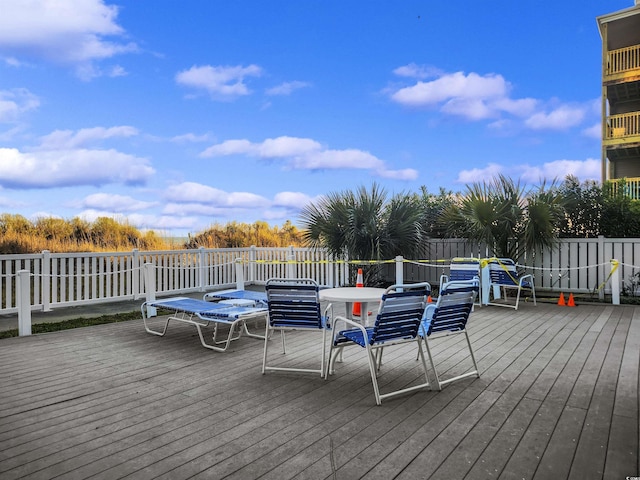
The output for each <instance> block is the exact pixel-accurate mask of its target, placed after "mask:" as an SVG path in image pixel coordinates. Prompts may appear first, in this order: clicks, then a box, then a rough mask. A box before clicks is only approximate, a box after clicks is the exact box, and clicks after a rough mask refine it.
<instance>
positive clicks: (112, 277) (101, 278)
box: [0, 247, 348, 314]
mask: <svg viewBox="0 0 640 480" xmlns="http://www.w3.org/2000/svg"><path fill="white" fill-rule="evenodd" d="M237 259H240V262H241V264H242V266H243V276H244V281H245V282H247V283H248V284H258V285H260V284H263V283H264V282H266V280H267V279H268V278H271V277H284V276H296V277H311V278H315V279H316V280H318V282H320V283H321V284H326V285H344V284H345V283H347V282H348V265H346V264H344V263H337V262H331V261H330V260H329V258H328V255H327V254H326V253H325V252H322V251H312V250H310V249H306V248H294V247H288V248H259V247H250V248H222V249H205V248H199V249H196V250H167V251H164V250H159V251H144V252H141V251H138V250H133V251H130V252H107V253H50V252H48V251H44V252H42V253H41V254H30V255H0V314H11V313H16V312H17V311H18V308H19V302H18V288H19V287H18V284H19V280H18V272H20V271H28V272H29V274H30V277H31V280H30V297H31V298H30V303H31V310H42V311H49V310H51V309H54V308H59V307H68V306H75V305H86V304H91V303H105V302H113V301H121V300H136V299H139V298H143V297H144V293H145V288H144V265H145V264H147V263H151V264H153V265H155V274H156V277H155V284H156V292H157V293H158V294H159V295H169V294H175V293H179V292H183V293H184V292H193V291H202V292H204V291H206V290H207V289H213V288H224V287H229V286H233V285H235V284H236V281H237V278H236V260H237Z"/></svg>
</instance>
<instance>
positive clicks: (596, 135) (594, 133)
mask: <svg viewBox="0 0 640 480" xmlns="http://www.w3.org/2000/svg"><path fill="white" fill-rule="evenodd" d="M582 134H583V135H584V136H585V137H589V138H593V139H595V140H600V138H602V124H601V123H600V122H598V123H596V124H594V125H592V126H590V127H587V128H585V129H584V130H582Z"/></svg>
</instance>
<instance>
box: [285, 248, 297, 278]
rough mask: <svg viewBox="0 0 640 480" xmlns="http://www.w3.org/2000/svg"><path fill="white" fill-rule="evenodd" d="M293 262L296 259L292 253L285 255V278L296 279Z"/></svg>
mask: <svg viewBox="0 0 640 480" xmlns="http://www.w3.org/2000/svg"><path fill="white" fill-rule="evenodd" d="M295 260H296V257H295V255H293V254H292V253H290V254H289V255H287V278H296V277H297V275H296V269H295V267H296V264H295Z"/></svg>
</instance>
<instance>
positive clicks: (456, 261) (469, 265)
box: [440, 257, 481, 304]
mask: <svg viewBox="0 0 640 480" xmlns="http://www.w3.org/2000/svg"><path fill="white" fill-rule="evenodd" d="M480 276H481V275H480V259H479V258H473V257H454V258H452V259H451V262H450V263H449V275H445V274H443V275H441V276H440V290H442V286H443V285H444V284H445V283H448V282H465V281H468V280H474V279H478V280H480ZM479 299H480V295H478V299H477V300H478V301H479ZM478 304H479V302H478Z"/></svg>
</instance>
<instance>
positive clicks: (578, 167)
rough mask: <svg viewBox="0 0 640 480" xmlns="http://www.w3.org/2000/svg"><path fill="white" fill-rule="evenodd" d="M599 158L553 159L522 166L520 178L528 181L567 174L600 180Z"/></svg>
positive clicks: (555, 177)
mask: <svg viewBox="0 0 640 480" xmlns="http://www.w3.org/2000/svg"><path fill="white" fill-rule="evenodd" d="M600 166H601V163H600V160H596V159H593V158H589V159H587V160H555V161H553V162H547V163H544V164H542V166H539V167H531V166H525V167H522V169H523V173H522V175H521V176H522V178H523V179H524V180H525V181H527V182H529V183H536V182H539V181H541V180H548V181H550V180H553V179H559V180H563V179H564V178H565V177H566V176H567V175H574V176H575V177H577V178H578V179H579V180H580V181H584V180H600V175H601V172H600Z"/></svg>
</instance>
